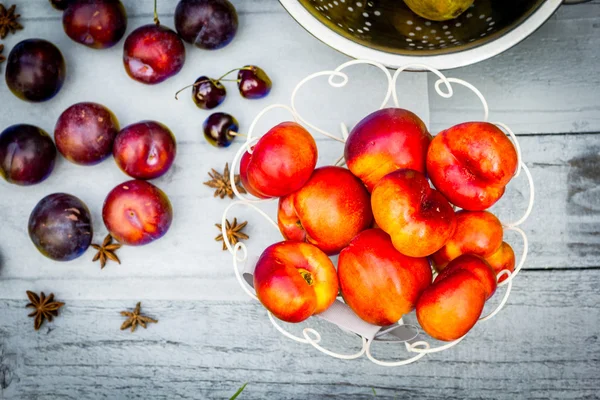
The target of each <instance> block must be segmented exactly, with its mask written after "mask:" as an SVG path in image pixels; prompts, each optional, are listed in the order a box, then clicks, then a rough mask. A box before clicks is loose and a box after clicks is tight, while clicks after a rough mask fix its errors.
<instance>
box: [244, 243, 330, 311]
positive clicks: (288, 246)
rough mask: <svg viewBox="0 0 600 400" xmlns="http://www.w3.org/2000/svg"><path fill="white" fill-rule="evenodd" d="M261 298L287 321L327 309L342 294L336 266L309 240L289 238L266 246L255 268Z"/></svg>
mask: <svg viewBox="0 0 600 400" xmlns="http://www.w3.org/2000/svg"><path fill="white" fill-rule="evenodd" d="M254 288H255V289H256V295H257V296H258V299H259V300H260V302H261V303H262V304H263V305H264V306H265V307H266V308H267V310H269V311H270V312H271V313H273V315H275V316H276V317H277V318H279V319H280V320H282V321H286V322H302V321H304V320H305V319H307V318H308V317H310V316H311V315H314V314H318V313H321V312H323V311H325V310H327V309H328V308H329V307H330V306H331V305H332V304H333V302H334V301H335V298H336V296H337V294H338V280H337V274H336V271H335V267H334V266H333V263H332V262H331V260H330V259H329V257H327V255H326V254H325V253H323V252H322V251H321V250H319V249H318V248H317V247H316V246H313V245H312V244H309V243H303V242H295V241H285V242H280V243H275V244H273V245H271V246H269V247H267V248H266V249H265V251H264V252H263V253H262V255H261V256H260V258H259V260H258V262H257V264H256V268H255V270H254Z"/></svg>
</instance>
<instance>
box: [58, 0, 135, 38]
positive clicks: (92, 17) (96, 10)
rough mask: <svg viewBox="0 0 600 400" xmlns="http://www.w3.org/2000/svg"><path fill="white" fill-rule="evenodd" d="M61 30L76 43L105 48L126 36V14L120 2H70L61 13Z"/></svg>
mask: <svg viewBox="0 0 600 400" xmlns="http://www.w3.org/2000/svg"><path fill="white" fill-rule="evenodd" d="M63 28H64V30H65V33H66V34H67V36H69V37H70V38H71V39H73V40H74V41H75V42H77V43H81V44H83V45H85V46H88V47H91V48H93V49H106V48H109V47H112V46H114V45H116V44H117V43H118V42H119V40H121V38H123V36H124V35H125V30H126V29H127V13H126V12H125V7H123V4H122V3H121V1H120V0H73V1H71V2H70V4H69V5H68V6H67V8H66V10H65V12H64V13H63Z"/></svg>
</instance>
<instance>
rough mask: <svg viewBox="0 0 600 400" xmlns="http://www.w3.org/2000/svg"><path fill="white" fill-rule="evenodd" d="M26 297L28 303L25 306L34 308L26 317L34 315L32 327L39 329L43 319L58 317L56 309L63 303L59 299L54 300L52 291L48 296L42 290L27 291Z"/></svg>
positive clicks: (49, 319)
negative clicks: (36, 291) (40, 291)
mask: <svg viewBox="0 0 600 400" xmlns="http://www.w3.org/2000/svg"><path fill="white" fill-rule="evenodd" d="M27 297H29V301H30V303H29V304H27V305H26V306H25V307H27V308H35V311H33V312H32V313H31V314H29V315H28V317H35V320H34V322H33V327H34V328H35V330H36V331H37V330H39V329H40V327H41V326H42V323H43V322H44V320H46V319H47V320H48V321H49V322H52V318H54V317H58V309H59V308H61V307H62V306H64V305H65V303H62V302H60V301H54V293H50V296H48V297H46V295H45V294H44V292H42V293H40V295H39V296H38V295H37V294H35V293H33V292H31V291H29V290H28V291H27Z"/></svg>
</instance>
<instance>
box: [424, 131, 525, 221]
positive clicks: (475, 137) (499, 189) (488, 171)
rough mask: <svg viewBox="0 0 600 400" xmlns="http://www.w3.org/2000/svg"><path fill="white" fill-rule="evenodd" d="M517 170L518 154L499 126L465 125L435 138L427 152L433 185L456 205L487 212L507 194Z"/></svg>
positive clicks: (428, 170) (428, 169)
mask: <svg viewBox="0 0 600 400" xmlns="http://www.w3.org/2000/svg"><path fill="white" fill-rule="evenodd" d="M516 170H517V151H516V150H515V146H514V145H513V144H512V142H511V141H510V140H509V139H508V138H507V137H506V135H505V134H504V132H502V131H501V130H500V129H499V128H498V127H497V126H496V125H493V124H490V123H488V122H465V123H463V124H459V125H455V126H453V127H451V128H449V129H446V130H445V131H442V132H440V133H439V134H438V135H436V136H435V137H434V138H433V140H432V142H431V145H430V146H429V150H428V152H427V173H428V175H429V178H430V179H431V181H432V183H433V185H434V186H435V187H436V188H437V189H438V190H439V191H440V192H442V194H443V195H444V196H446V198H447V199H448V200H449V201H450V202H451V203H452V204H454V205H456V206H458V207H460V208H463V209H465V210H475V211H477V210H485V209H487V208H489V207H491V206H492V205H493V204H494V203H496V202H497V201H498V200H499V199H500V197H502V195H503V194H504V190H505V186H506V185H507V184H508V182H509V181H510V180H511V179H512V177H513V175H514V174H515V172H516Z"/></svg>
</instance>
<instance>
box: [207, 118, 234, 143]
mask: <svg viewBox="0 0 600 400" xmlns="http://www.w3.org/2000/svg"><path fill="white" fill-rule="evenodd" d="M202 129H203V130H204V137H205V138H206V140H208V142H209V143H210V144H212V145H213V146H217V147H227V146H229V145H230V144H231V143H232V142H233V139H235V137H236V133H237V131H238V130H239V124H238V122H237V120H236V119H235V118H234V117H232V116H231V115H229V114H226V113H222V112H218V113H214V114H211V115H210V116H209V117H208V118H206V120H205V121H204V124H203V125H202Z"/></svg>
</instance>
